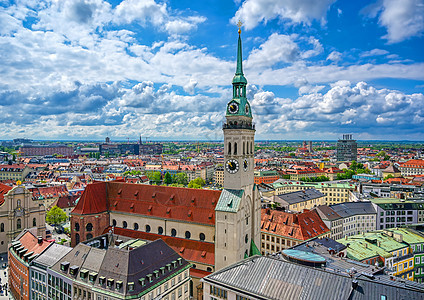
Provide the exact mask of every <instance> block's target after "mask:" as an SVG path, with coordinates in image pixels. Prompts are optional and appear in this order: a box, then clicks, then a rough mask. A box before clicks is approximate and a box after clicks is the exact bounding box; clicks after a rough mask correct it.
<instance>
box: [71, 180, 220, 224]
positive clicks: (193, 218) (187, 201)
mask: <svg viewBox="0 0 424 300" xmlns="http://www.w3.org/2000/svg"><path fill="white" fill-rule="evenodd" d="M94 185H96V188H95V187H94ZM220 195H221V191H214V190H203V189H189V188H177V187H168V186H156V185H143V184H131V183H125V182H117V181H112V182H103V183H95V184H90V185H87V188H86V189H85V191H84V193H83V195H82V197H81V199H80V200H79V202H78V204H77V206H76V207H75V209H74V210H73V213H76V214H94V213H99V212H103V211H106V210H109V211H120V212H127V213H134V214H140V215H147V216H155V217H160V218H165V219H173V220H181V221H185V222H193V223H201V224H208V225H215V206H216V204H217V202H218V199H219V196H220ZM189 211H191V214H189V213H188V212H189Z"/></svg>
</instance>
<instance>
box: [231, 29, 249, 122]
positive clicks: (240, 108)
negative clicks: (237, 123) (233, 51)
mask: <svg viewBox="0 0 424 300" xmlns="http://www.w3.org/2000/svg"><path fill="white" fill-rule="evenodd" d="M237 25H238V26H239V30H238V34H239V36H238V44H237V66H236V73H235V75H234V77H233V82H232V84H233V99H232V100H231V101H230V102H229V103H228V106H227V114H226V115H227V116H245V117H249V118H252V113H251V111H250V104H249V101H247V98H246V85H247V80H246V77H244V74H243V55H242V45H241V29H240V27H241V25H242V24H241V22H239V23H238V24H237Z"/></svg>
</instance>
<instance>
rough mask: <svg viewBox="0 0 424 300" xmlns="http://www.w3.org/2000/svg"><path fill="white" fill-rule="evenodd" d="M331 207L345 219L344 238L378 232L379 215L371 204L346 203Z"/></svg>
mask: <svg viewBox="0 0 424 300" xmlns="http://www.w3.org/2000/svg"><path fill="white" fill-rule="evenodd" d="M330 207H331V209H332V210H333V211H334V212H336V213H337V214H338V215H340V216H341V217H342V218H343V236H352V235H356V234H360V233H362V232H369V231H373V230H376V216H377V213H376V211H375V209H374V207H373V205H372V203H371V202H346V203H339V204H334V205H331V206H330Z"/></svg>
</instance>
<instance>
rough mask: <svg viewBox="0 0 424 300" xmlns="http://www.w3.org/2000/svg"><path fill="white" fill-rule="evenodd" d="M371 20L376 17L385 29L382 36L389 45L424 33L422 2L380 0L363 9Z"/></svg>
mask: <svg viewBox="0 0 424 300" xmlns="http://www.w3.org/2000/svg"><path fill="white" fill-rule="evenodd" d="M365 13H368V15H369V16H370V17H372V18H374V17H376V16H378V20H379V23H380V25H381V26H384V27H386V29H387V34H386V35H384V36H383V38H384V39H387V40H388V42H389V43H399V42H402V41H404V40H406V39H408V38H411V37H414V36H420V35H422V33H423V32H424V1H423V0H402V1H398V0H382V1H379V2H377V3H375V4H372V5H371V6H370V7H366V8H365Z"/></svg>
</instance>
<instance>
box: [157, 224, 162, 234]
mask: <svg viewBox="0 0 424 300" xmlns="http://www.w3.org/2000/svg"><path fill="white" fill-rule="evenodd" d="M158 233H159V234H163V228H162V226H159V227H158Z"/></svg>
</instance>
